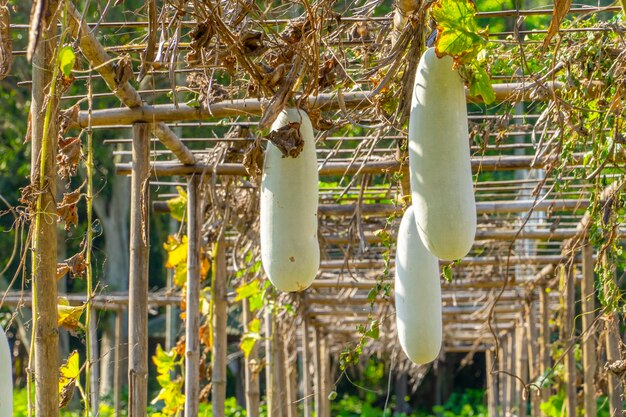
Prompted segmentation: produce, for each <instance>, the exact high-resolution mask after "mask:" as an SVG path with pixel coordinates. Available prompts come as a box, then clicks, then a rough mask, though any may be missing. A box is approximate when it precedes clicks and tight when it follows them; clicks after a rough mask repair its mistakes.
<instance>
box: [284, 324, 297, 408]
mask: <svg viewBox="0 0 626 417" xmlns="http://www.w3.org/2000/svg"><path fill="white" fill-rule="evenodd" d="M288 324H289V331H288V332H286V334H287V338H286V341H285V339H284V341H283V343H282V345H283V357H284V364H285V365H284V366H285V374H286V376H287V380H286V381H285V386H286V388H287V390H286V391H287V392H286V394H287V395H286V397H287V417H298V407H297V405H298V403H297V402H296V401H297V397H298V350H297V349H295V351H294V349H293V347H294V346H296V347H297V345H298V340H297V339H296V333H297V332H296V331H295V330H296V327H295V326H296V325H295V322H292V323H288ZM292 341H293V342H292Z"/></svg>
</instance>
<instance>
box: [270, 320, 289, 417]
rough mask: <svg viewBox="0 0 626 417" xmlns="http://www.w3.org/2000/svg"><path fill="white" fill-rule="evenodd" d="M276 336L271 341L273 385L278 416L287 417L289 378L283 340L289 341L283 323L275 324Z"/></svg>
mask: <svg viewBox="0 0 626 417" xmlns="http://www.w3.org/2000/svg"><path fill="white" fill-rule="evenodd" d="M274 325H275V327H274V329H276V334H275V336H274V337H273V341H274V342H275V343H276V347H275V349H274V354H275V357H274V360H273V364H274V385H275V386H276V392H277V397H278V401H277V403H278V404H277V405H278V408H279V410H280V411H279V412H278V415H279V416H281V417H289V377H288V376H287V375H288V372H287V368H286V367H285V365H286V361H287V358H286V357H285V340H286V339H289V336H288V334H286V333H285V326H284V322H278V321H276V322H275V324H274Z"/></svg>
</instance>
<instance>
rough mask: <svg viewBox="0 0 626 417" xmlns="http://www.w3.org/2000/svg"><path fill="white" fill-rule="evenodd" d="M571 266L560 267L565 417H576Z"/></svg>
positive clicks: (572, 274)
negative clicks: (564, 345) (564, 348)
mask: <svg viewBox="0 0 626 417" xmlns="http://www.w3.org/2000/svg"><path fill="white" fill-rule="evenodd" d="M572 268H573V267H572V266H570V265H568V266H565V265H564V266H562V267H561V281H562V282H563V285H564V290H563V298H564V303H563V306H564V307H563V308H564V312H563V335H564V338H565V341H566V346H567V351H566V353H565V384H566V386H565V410H566V414H567V417H576V359H575V357H574V346H573V344H574V342H575V335H574V307H575V302H576V300H575V297H574V295H575V290H576V288H575V287H574V271H572Z"/></svg>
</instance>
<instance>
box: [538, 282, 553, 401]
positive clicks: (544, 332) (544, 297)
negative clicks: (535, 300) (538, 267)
mask: <svg viewBox="0 0 626 417" xmlns="http://www.w3.org/2000/svg"><path fill="white" fill-rule="evenodd" d="M550 314H551V313H550V300H549V297H548V294H547V293H546V289H545V288H544V287H540V288H539V319H540V320H541V324H540V330H541V334H540V337H539V360H540V367H539V372H541V375H542V378H541V380H540V384H541V387H542V388H541V401H542V402H546V401H548V399H549V398H550V387H549V386H548V384H544V381H543V379H544V377H545V375H546V373H547V372H548V369H550V366H551V359H550ZM544 385H545V386H544ZM542 414H543V413H542Z"/></svg>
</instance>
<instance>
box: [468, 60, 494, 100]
mask: <svg viewBox="0 0 626 417" xmlns="http://www.w3.org/2000/svg"><path fill="white" fill-rule="evenodd" d="M471 67H472V68H471V69H472V70H473V71H472V76H471V78H470V89H469V93H470V96H473V97H479V96H480V97H482V98H483V101H484V102H485V104H491V103H493V102H494V101H496V92H495V91H493V86H492V85H491V77H489V74H487V71H485V69H484V68H483V67H481V66H478V65H472V66H471Z"/></svg>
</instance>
